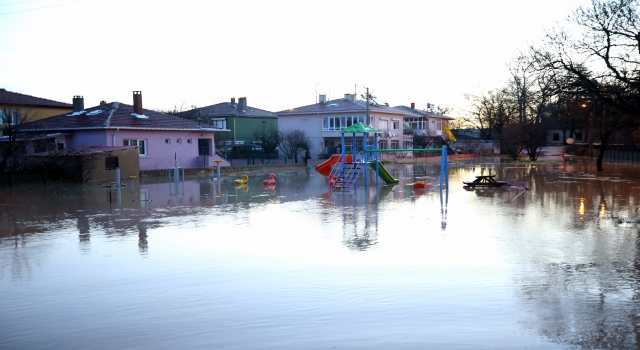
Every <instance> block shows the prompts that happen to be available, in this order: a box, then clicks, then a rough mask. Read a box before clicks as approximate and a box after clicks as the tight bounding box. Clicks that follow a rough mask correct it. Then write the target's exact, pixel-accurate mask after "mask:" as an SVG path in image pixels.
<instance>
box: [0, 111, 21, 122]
mask: <svg viewBox="0 0 640 350" xmlns="http://www.w3.org/2000/svg"><path fill="white" fill-rule="evenodd" d="M0 117H1V118H2V124H6V125H9V124H11V125H16V124H20V111H7V110H5V111H0Z"/></svg>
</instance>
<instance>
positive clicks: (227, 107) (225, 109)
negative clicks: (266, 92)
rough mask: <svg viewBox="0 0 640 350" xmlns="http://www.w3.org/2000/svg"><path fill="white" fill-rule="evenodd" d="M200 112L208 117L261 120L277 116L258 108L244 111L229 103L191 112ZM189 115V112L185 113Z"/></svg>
mask: <svg viewBox="0 0 640 350" xmlns="http://www.w3.org/2000/svg"><path fill="white" fill-rule="evenodd" d="M200 111H201V112H202V114H205V115H207V116H210V117H236V116H238V117H261V118H265V117H266V118H277V117H278V116H277V115H276V114H275V113H273V112H269V111H265V110H263V109H259V108H253V107H249V106H247V107H246V109H245V110H240V109H238V104H231V103H230V102H223V103H218V104H215V105H211V106H206V107H200V108H197V109H195V110H193V111H192V112H194V113H198V112H200ZM186 113H189V112H186Z"/></svg>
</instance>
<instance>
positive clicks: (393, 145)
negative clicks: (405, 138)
mask: <svg viewBox="0 0 640 350" xmlns="http://www.w3.org/2000/svg"><path fill="white" fill-rule="evenodd" d="M391 149H400V141H398V140H391Z"/></svg>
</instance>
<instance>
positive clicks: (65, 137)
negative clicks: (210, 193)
mask: <svg viewBox="0 0 640 350" xmlns="http://www.w3.org/2000/svg"><path fill="white" fill-rule="evenodd" d="M21 131H23V132H28V133H30V134H32V135H33V134H34V133H37V134H42V135H48V137H49V138H50V139H51V142H52V143H54V149H58V150H62V149H72V148H80V147H87V146H103V147H108V146H111V147H118V148H122V147H123V146H129V147H137V148H138V153H139V156H140V170H158V169H168V168H171V167H174V166H175V165H176V163H177V165H178V166H180V167H183V168H199V167H212V166H215V164H216V163H215V162H214V161H215V160H222V161H223V163H222V165H223V166H225V165H229V163H228V162H226V161H224V160H223V159H222V158H221V157H220V156H218V155H216V153H215V143H214V140H215V135H214V132H219V131H228V130H223V129H215V128H214V127H212V126H210V125H206V124H201V123H198V122H196V121H192V120H187V119H183V118H179V117H176V116H172V115H168V114H165V113H161V112H156V111H152V110H149V109H144V108H143V107H142V93H141V92H140V91H134V92H133V105H128V104H124V103H120V102H111V103H106V102H103V103H101V104H100V105H98V106H95V107H91V108H84V98H83V97H82V96H75V97H74V98H73V112H71V113H65V114H60V115H56V116H52V117H49V118H46V119H42V120H38V121H35V122H30V123H25V124H23V125H22V127H21Z"/></svg>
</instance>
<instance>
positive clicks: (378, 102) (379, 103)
mask: <svg viewBox="0 0 640 350" xmlns="http://www.w3.org/2000/svg"><path fill="white" fill-rule="evenodd" d="M371 101H373V103H375V104H377V105H378V106H385V105H386V104H385V103H384V102H382V101H380V100H379V99H378V98H377V97H371Z"/></svg>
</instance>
